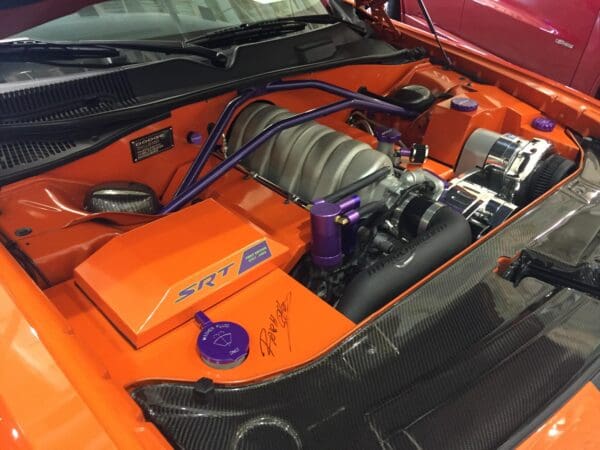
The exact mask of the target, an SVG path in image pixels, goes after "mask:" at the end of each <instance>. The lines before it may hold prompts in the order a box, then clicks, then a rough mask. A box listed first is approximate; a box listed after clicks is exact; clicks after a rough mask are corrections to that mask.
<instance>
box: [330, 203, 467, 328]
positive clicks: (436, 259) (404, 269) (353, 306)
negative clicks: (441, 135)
mask: <svg viewBox="0 0 600 450" xmlns="http://www.w3.org/2000/svg"><path fill="white" fill-rule="evenodd" d="M436 215H437V216H438V217H436V219H442V218H443V221H438V220H435V223H431V224H430V225H431V226H430V227H428V229H427V230H426V231H425V232H423V233H422V234H421V235H419V236H418V237H417V238H415V239H414V240H412V241H411V242H410V243H408V244H407V245H405V246H402V247H400V248H398V249H396V250H394V251H393V252H392V254H391V255H389V256H388V257H386V258H384V259H382V260H380V261H378V262H377V263H375V264H373V265H372V266H371V267H369V268H368V269H366V270H364V271H362V272H360V273H359V274H358V275H357V276H356V277H354V279H353V280H352V281H351V282H350V283H349V284H348V286H347V287H346V290H345V291H344V295H343V296H342V298H341V299H340V301H339V302H338V305H337V309H338V310H339V311H340V312H341V313H342V314H344V315H345V316H346V317H348V318H349V319H350V320H352V321H354V322H360V321H361V320H363V319H364V318H365V317H367V316H369V315H370V314H372V313H373V312H375V311H377V310H378V309H379V308H381V307H382V306H384V305H385V304H386V303H388V302H390V301H391V300H393V299H394V297H396V296H397V295H399V294H400V293H402V292H403V291H405V290H406V289H408V288H409V287H410V286H412V285H413V284H415V283H416V282H417V281H419V280H420V279H421V278H423V277H424V276H425V275H427V274H428V273H430V272H432V271H433V270H434V269H436V268H437V267H439V266H440V265H442V264H443V263H445V262H446V261H448V260H449V259H450V258H452V257H453V256H454V255H456V254H457V253H458V252H460V251H461V250H463V249H464V248H466V247H467V246H468V245H469V244H470V243H471V242H472V235H471V228H470V226H469V223H468V222H467V220H466V219H465V218H464V217H463V216H462V215H461V214H459V213H458V212H456V211H454V210H452V209H450V208H449V207H443V212H442V211H440V214H436ZM432 222H433V221H432Z"/></svg>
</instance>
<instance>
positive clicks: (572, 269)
mask: <svg viewBox="0 0 600 450" xmlns="http://www.w3.org/2000/svg"><path fill="white" fill-rule="evenodd" d="M498 269H499V270H498V274H499V275H500V276H501V277H502V278H504V279H505V280H508V281H510V282H512V283H513V284H514V285H515V286H518V285H519V283H520V282H521V281H522V280H523V279H524V278H528V277H532V278H536V279H538V280H540V281H543V282H545V283H548V284H551V285H553V286H557V287H561V288H571V289H576V290H578V291H581V292H585V293H586V294H589V295H592V296H594V297H596V298H600V268H598V267H593V266H592V265H591V264H588V263H580V264H578V265H576V266H571V265H569V264H565V263H564V262H561V261H557V260H555V259H553V258H550V257H548V256H546V255H543V254H541V253H538V252H536V251H534V250H529V249H524V250H522V251H521V253H520V254H519V255H518V256H517V258H515V259H514V260H513V261H511V262H509V263H504V267H499V268H498Z"/></svg>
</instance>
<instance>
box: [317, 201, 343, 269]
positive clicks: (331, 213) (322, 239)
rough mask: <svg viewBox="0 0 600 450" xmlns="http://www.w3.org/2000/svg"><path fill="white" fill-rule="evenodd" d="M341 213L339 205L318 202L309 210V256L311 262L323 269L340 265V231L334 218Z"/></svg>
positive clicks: (341, 257)
mask: <svg viewBox="0 0 600 450" xmlns="http://www.w3.org/2000/svg"><path fill="white" fill-rule="evenodd" d="M341 213H342V208H340V206H339V205H336V204H334V203H328V202H320V203H316V204H314V205H313V207H312V208H311V210H310V219H311V229H312V248H311V256H312V260H313V262H314V263H315V264H316V265H317V266H319V267H322V268H324V269H331V268H334V267H336V266H339V265H340V264H341V263H342V259H343V254H342V230H341V227H340V225H338V224H337V223H336V222H335V218H336V217H337V216H338V215H340V214H341Z"/></svg>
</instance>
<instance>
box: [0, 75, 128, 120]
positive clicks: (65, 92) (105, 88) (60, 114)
mask: <svg viewBox="0 0 600 450" xmlns="http://www.w3.org/2000/svg"><path fill="white" fill-rule="evenodd" d="M137 103H138V99H137V97H136V95H135V94H134V92H133V87H132V86H131V84H130V82H129V78H128V76H127V73H126V72H122V71H114V72H107V73H103V74H99V75H94V76H85V77H79V78H74V79H71V80H69V81H63V82H57V83H49V84H43V85H39V86H32V87H26V88H23V89H17V90H12V91H6V92H3V93H0V123H3V124H10V123H16V122H19V123H22V122H46V121H52V120H65V119H75V118H78V117H85V116H87V115H90V114H96V113H100V112H105V111H110V110H113V109H116V108H124V107H127V106H132V105H135V104H137Z"/></svg>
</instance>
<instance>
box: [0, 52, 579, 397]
mask: <svg viewBox="0 0 600 450" xmlns="http://www.w3.org/2000/svg"><path fill="white" fill-rule="evenodd" d="M581 157H582V155H581V152H580V148H579V147H578V145H577V142H576V141H575V140H574V139H572V136H570V135H569V134H568V130H566V129H565V128H564V127H563V126H562V125H561V124H559V123H556V122H555V121H553V120H551V119H549V118H547V117H544V116H543V115H542V114H541V113H540V111H538V110H536V109H535V108H533V107H531V106H530V105H527V104H526V103H524V102H522V101H519V100H517V99H516V98H515V97H512V96H511V95H509V94H508V93H506V92H504V91H502V90H501V89H500V88H498V87H495V86H490V85H483V84H479V83H476V82H474V81H471V80H469V79H467V78H466V77H464V76H462V75H459V74H457V73H455V72H452V71H449V70H445V69H442V68H440V67H439V66H436V65H433V64H431V63H429V62H424V61H419V62H415V63H410V64H401V65H386V66H379V65H364V66H347V67H342V68H337V69H330V70H326V71H322V72H315V73H311V74H308V75H302V76H298V77H294V78H290V79H286V80H280V81H277V82H273V83H269V84H267V85H265V86H257V87H253V88H250V89H247V90H244V91H240V92H239V93H238V92H232V93H228V94H224V95H221V96H219V97H215V98H211V99H209V100H206V101H204V102H198V103H195V104H192V105H188V106H184V107H181V108H179V109H177V110H174V111H172V113H171V116H170V117H169V118H166V119H164V120H160V121H158V122H156V123H153V124H151V125H149V126H146V127H144V128H143V129H140V130H137V131H135V132H134V133H131V134H129V135H128V136H125V137H123V138H121V139H119V140H118V141H116V142H114V143H113V144H110V145H109V146H107V147H106V148H103V149H101V150H100V151H98V152H95V153H93V154H90V155H88V156H86V157H84V158H82V159H78V160H75V161H73V162H70V163H68V164H66V165H63V166H61V167H58V168H55V169H52V170H50V171H48V172H45V173H43V174H41V175H37V176H35V177H31V178H28V179H25V180H21V181H17V182H15V183H12V184H9V185H6V186H3V187H2V188H1V190H0V210H1V211H2V214H1V215H0V229H1V230H2V234H3V240H4V243H5V245H6V246H7V248H10V249H11V253H12V254H13V256H14V257H15V259H17V261H18V262H19V263H20V264H21V265H22V267H23V268H24V269H25V270H26V271H27V272H28V273H29V274H30V276H31V277H32V278H33V279H34V280H35V281H36V282H37V283H38V285H39V286H40V288H41V289H42V290H43V291H44V293H45V295H46V296H47V297H48V298H49V299H50V301H51V302H52V304H53V305H54V306H55V307H56V308H57V310H58V311H59V312H60V314H61V315H62V317H63V318H64V320H65V323H67V324H68V325H69V327H72V329H73V331H74V333H75V334H76V335H77V336H78V337H79V338H80V339H81V342H82V344H83V345H85V346H86V347H88V348H89V349H90V352H92V353H93V354H94V355H95V357H96V358H97V359H98V361H99V362H100V363H101V364H102V365H103V366H105V367H106V368H107V369H108V371H109V372H110V373H111V375H112V377H113V378H115V379H117V380H118V381H119V383H121V384H122V385H124V386H129V385H132V384H134V383H139V382H141V381H143V380H148V379H180V380H197V379H199V378H201V377H209V378H212V379H214V380H219V381H220V382H228V383H240V382H246V381H248V380H252V379H259V378H262V377H265V376H268V375H272V374H276V373H281V372H283V371H285V370H288V369H290V368H291V367H295V366H298V365H300V364H303V363H305V362H307V361H310V360H311V359H313V358H315V357H317V356H318V355H320V354H322V353H323V352H324V351H326V350H327V349H328V348H330V347H331V346H332V345H335V343H336V342H338V341H339V340H340V339H342V338H343V337H344V336H346V335H348V334H349V333H351V332H353V331H354V330H355V329H356V327H357V326H358V324H360V323H363V322H364V321H365V320H369V319H370V318H371V317H373V315H374V314H380V313H381V312H382V311H384V310H385V309H386V308H389V307H391V305H393V304H394V303H395V302H396V301H400V300H401V298H402V296H404V295H406V294H407V293H408V292H410V291H411V290H414V289H416V288H418V286H419V285H420V284H422V283H424V282H425V281H426V280H427V279H428V278H429V277H432V276H434V275H435V274H436V273H439V272H440V271H442V270H444V267H447V265H448V264H452V263H456V262H460V256H461V254H464V252H468V251H469V249H470V248H472V245H477V243H478V242H481V241H482V240H484V239H486V237H487V236H490V235H491V234H493V233H494V232H495V231H496V230H498V229H499V228H501V227H503V226H506V225H507V224H508V223H510V221H511V220H513V219H514V218H515V217H517V216H518V215H520V214H523V213H524V212H526V210H527V209H528V208H530V207H531V206H532V205H534V204H535V203H536V202H537V201H538V200H539V199H540V198H542V197H543V196H545V195H548V194H549V193H550V192H551V191H552V190H553V189H554V188H556V187H557V186H558V185H560V184H561V183H563V182H564V180H566V179H567V178H568V177H569V176H570V175H572V174H573V173H574V172H576V171H577V169H578V167H579V166H580V164H581V162H582V161H581ZM194 319H195V320H194ZM234 326H239V327H240V329H238V328H234ZM200 330H202V332H201V333H200V335H199V337H198V333H199V332H200ZM209 340H210V341H211V343H212V345H211V346H209V345H208V344H207V342H208V341H209ZM165 358H168V360H169V361H170V363H169V364H164V361H165Z"/></svg>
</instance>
